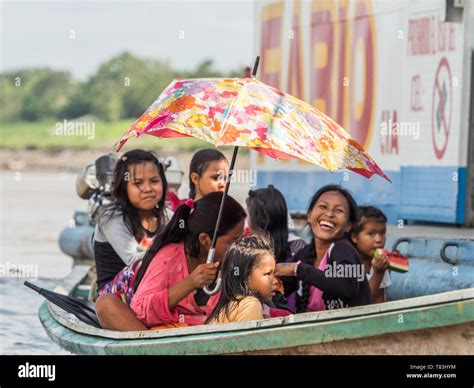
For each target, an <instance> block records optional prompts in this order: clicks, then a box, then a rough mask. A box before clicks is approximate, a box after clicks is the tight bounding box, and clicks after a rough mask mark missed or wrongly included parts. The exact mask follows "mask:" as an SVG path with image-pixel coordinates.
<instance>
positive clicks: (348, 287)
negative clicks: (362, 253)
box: [275, 185, 370, 312]
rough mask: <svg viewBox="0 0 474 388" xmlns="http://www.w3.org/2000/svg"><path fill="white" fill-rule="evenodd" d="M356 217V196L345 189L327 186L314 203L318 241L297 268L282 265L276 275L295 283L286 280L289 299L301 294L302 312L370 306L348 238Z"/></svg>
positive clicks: (298, 258) (315, 239)
mask: <svg viewBox="0 0 474 388" xmlns="http://www.w3.org/2000/svg"><path fill="white" fill-rule="evenodd" d="M356 216H357V205H356V203H355V201H354V199H353V198H352V195H351V194H350V193H349V192H348V191H347V190H345V189H343V188H342V187H340V186H337V185H328V186H324V187H322V188H321V189H320V190H318V191H317V192H316V194H315V195H314V196H313V198H312V199H311V202H310V205H309V209H308V215H307V219H308V223H309V224H310V226H311V231H312V234H313V240H312V242H311V243H310V244H308V245H307V246H306V247H305V248H303V249H302V250H300V251H299V252H298V253H297V254H296V255H295V257H294V258H293V261H294V263H291V264H285V263H281V264H278V265H277V269H276V273H275V276H286V277H293V279H291V278H290V279H285V281H284V283H285V293H286V294H288V293H291V292H292V291H294V290H296V289H298V291H297V295H296V310H297V312H306V311H320V310H325V309H335V308H342V307H350V306H360V305H365V304H369V303H370V289H369V284H368V282H367V279H366V276H365V274H364V270H363V264H362V262H361V259H360V257H359V253H358V252H357V249H356V248H355V247H354V246H353V245H352V243H351V241H350V240H348V238H347V236H348V234H349V232H350V230H351V227H352V225H353V224H354V223H355V221H356ZM298 283H299V287H298Z"/></svg>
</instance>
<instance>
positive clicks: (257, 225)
mask: <svg viewBox="0 0 474 388" xmlns="http://www.w3.org/2000/svg"><path fill="white" fill-rule="evenodd" d="M247 213H248V218H247V223H248V226H249V232H250V233H254V232H256V231H263V232H265V233H267V234H269V235H270V236H271V237H272V239H273V246H274V253H275V259H276V262H277V263H285V262H288V261H291V259H292V257H293V256H294V255H295V253H296V252H298V251H299V250H300V249H302V248H304V247H305V245H306V244H305V242H304V241H303V240H302V239H300V238H298V237H296V236H295V235H293V234H291V233H290V232H289V230H288V208H287V206H286V201H285V197H284V196H283V194H282V193H281V192H280V191H279V190H278V189H276V188H275V187H274V186H273V185H269V186H268V187H267V188H263V189H258V190H250V191H249V196H248V198H247ZM278 283H279V287H278V290H277V291H276V295H275V297H274V298H273V300H272V302H273V304H274V305H275V307H278V308H282V309H287V310H290V311H292V312H294V309H295V302H294V300H295V296H294V294H293V295H291V296H290V297H289V298H288V302H287V300H286V299H285V297H284V296H283V285H282V284H281V281H279V282H278Z"/></svg>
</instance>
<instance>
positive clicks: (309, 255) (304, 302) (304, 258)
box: [294, 185, 357, 313]
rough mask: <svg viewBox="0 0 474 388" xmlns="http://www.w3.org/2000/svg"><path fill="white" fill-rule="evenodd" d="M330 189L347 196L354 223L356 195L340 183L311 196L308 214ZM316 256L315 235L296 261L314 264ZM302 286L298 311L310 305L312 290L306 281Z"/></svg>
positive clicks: (321, 189)
mask: <svg viewBox="0 0 474 388" xmlns="http://www.w3.org/2000/svg"><path fill="white" fill-rule="evenodd" d="M329 191H336V192H338V193H339V194H341V195H343V196H344V198H346V200H347V205H348V208H349V223H350V224H351V225H354V224H355V222H356V220H357V203H356V201H355V200H354V197H352V194H351V193H350V192H349V191H348V190H346V189H344V188H343V187H341V186H339V185H326V186H323V187H321V188H320V189H319V190H318V191H317V192H316V193H315V194H314V195H313V197H312V198H311V201H310V203H309V207H308V214H309V213H311V211H312V210H313V208H314V205H316V202H318V199H319V198H320V197H321V195H323V194H324V193H327V192H329ZM349 233H350V231H349ZM315 257H316V247H315V244H314V236H313V238H312V239H311V242H310V243H309V244H308V245H306V246H305V247H304V248H303V249H301V250H300V251H299V252H297V253H296V255H295V257H294V260H295V261H299V260H301V262H303V263H307V264H310V265H313V263H314V258H315ZM300 286H301V289H300V290H298V292H297V293H296V312H297V313H303V312H306V308H307V307H308V300H309V290H310V287H309V284H308V283H306V282H301V284H300Z"/></svg>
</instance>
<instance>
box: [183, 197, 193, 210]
mask: <svg viewBox="0 0 474 388" xmlns="http://www.w3.org/2000/svg"><path fill="white" fill-rule="evenodd" d="M184 204H185V205H186V206H187V207H189V208H190V209H194V204H195V202H194V199H192V198H189V199H188V200H187V201H186V202H184Z"/></svg>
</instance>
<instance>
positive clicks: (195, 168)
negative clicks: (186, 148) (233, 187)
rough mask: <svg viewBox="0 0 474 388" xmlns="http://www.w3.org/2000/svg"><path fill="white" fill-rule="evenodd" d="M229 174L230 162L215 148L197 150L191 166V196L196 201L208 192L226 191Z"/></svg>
mask: <svg viewBox="0 0 474 388" xmlns="http://www.w3.org/2000/svg"><path fill="white" fill-rule="evenodd" d="M228 174H229V162H228V161H227V158H226V157H225V156H224V154H223V153H222V152H220V151H218V150H216V149H215V148H206V149H203V150H200V151H197V152H196V153H195V154H194V155H193V158H192V159H191V163H190V166H189V198H192V199H194V200H195V201H197V200H199V199H201V198H202V197H204V196H205V195H206V194H209V193H212V192H215V191H220V192H224V189H225V185H226V178H227V175H228Z"/></svg>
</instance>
